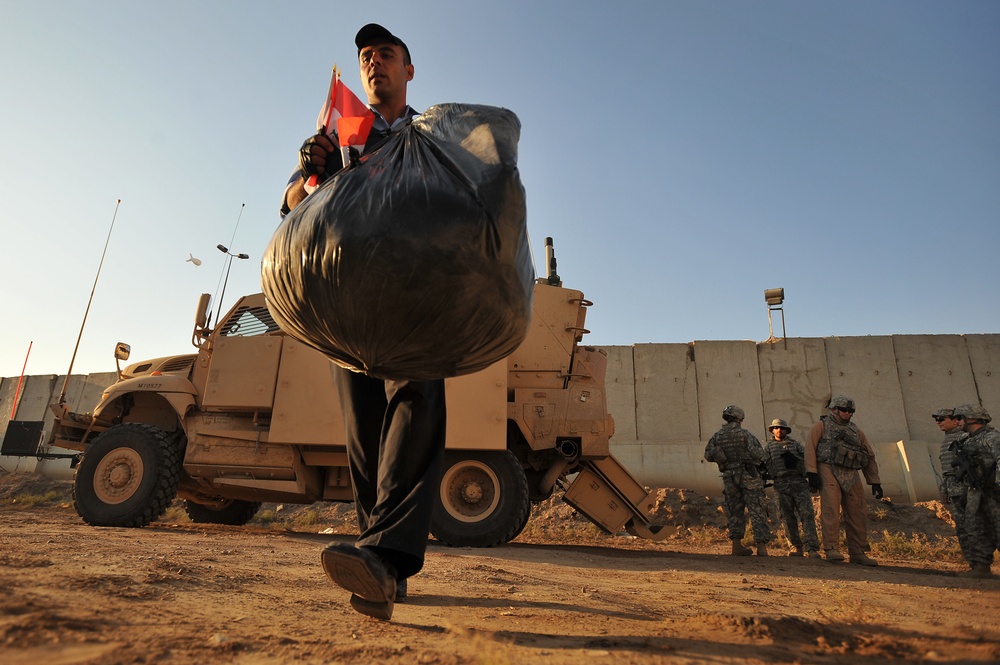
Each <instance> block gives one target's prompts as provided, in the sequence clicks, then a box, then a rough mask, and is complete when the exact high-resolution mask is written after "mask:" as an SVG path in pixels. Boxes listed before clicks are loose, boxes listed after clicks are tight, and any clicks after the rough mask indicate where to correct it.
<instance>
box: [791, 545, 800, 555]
mask: <svg viewBox="0 0 1000 665" xmlns="http://www.w3.org/2000/svg"><path fill="white" fill-rule="evenodd" d="M788 556H802V548H801V547H796V548H795V549H794V550H792V551H791V552H789V553H788Z"/></svg>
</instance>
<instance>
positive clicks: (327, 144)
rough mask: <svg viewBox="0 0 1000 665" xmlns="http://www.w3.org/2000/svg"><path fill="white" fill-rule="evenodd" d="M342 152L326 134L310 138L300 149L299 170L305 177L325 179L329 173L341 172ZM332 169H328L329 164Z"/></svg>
mask: <svg viewBox="0 0 1000 665" xmlns="http://www.w3.org/2000/svg"><path fill="white" fill-rule="evenodd" d="M339 156H340V151H339V150H338V148H337V146H335V145H333V140H332V139H331V138H330V137H329V136H327V135H326V134H316V135H314V136H310V137H309V138H307V139H306V140H305V143H303V144H302V147H301V148H299V170H300V171H301V172H302V175H303V177H306V178H308V177H309V176H311V175H314V176H318V177H319V178H320V179H322V178H325V177H326V176H327V175H328V174H329V173H331V172H336V171H338V170H340V160H339V159H338V158H339ZM328 162H329V165H330V166H331V167H332V169H330V170H328V169H327V164H328Z"/></svg>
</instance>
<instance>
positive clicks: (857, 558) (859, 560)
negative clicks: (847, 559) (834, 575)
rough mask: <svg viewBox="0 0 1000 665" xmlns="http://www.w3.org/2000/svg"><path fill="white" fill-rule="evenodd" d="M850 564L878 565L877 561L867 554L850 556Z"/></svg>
mask: <svg viewBox="0 0 1000 665" xmlns="http://www.w3.org/2000/svg"><path fill="white" fill-rule="evenodd" d="M827 558H829V557H827ZM851 563H856V564H860V565H862V566H877V565H878V561H876V560H875V559H873V558H871V557H870V556H868V555H867V554H852V555H851Z"/></svg>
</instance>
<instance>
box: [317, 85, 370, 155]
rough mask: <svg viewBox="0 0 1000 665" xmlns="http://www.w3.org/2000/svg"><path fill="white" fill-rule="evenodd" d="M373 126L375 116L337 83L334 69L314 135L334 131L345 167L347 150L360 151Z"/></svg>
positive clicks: (352, 94) (365, 105)
mask: <svg viewBox="0 0 1000 665" xmlns="http://www.w3.org/2000/svg"><path fill="white" fill-rule="evenodd" d="M374 122H375V114H374V113H372V110H371V109H370V108H368V105H367V104H365V103H364V102H362V101H361V100H360V99H358V98H357V96H356V95H355V94H354V93H353V92H351V89H350V88H348V87H347V86H346V85H344V84H343V83H341V81H340V69H338V68H337V67H336V66H334V68H333V75H332V76H331V77H330V92H329V94H328V95H327V96H326V103H325V104H324V105H323V108H322V109H321V110H320V112H319V116H318V117H317V118H316V131H317V132H323V133H325V134H326V135H327V136H333V132H334V130H336V132H337V136H338V137H339V142H340V152H341V155H343V158H344V164H345V165H346V164H348V163H349V161H350V157H349V154H348V151H349V149H350V148H354V149H356V150H357V151H358V152H361V151H362V150H364V148H365V142H366V141H367V140H368V134H369V132H371V129H372V124H373V123H374Z"/></svg>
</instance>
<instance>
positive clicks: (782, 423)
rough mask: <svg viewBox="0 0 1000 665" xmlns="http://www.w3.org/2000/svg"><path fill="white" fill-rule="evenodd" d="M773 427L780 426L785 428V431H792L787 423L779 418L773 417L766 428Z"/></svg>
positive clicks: (770, 428)
mask: <svg viewBox="0 0 1000 665" xmlns="http://www.w3.org/2000/svg"><path fill="white" fill-rule="evenodd" d="M775 427H780V428H781V429H783V430H785V431H786V432H791V431H792V428H791V427H789V426H788V423H786V422H785V421H784V420H782V419H781V418H775V419H774V420H772V421H771V426H770V427H768V428H767V429H769V430H772V429H774V428H775Z"/></svg>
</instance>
